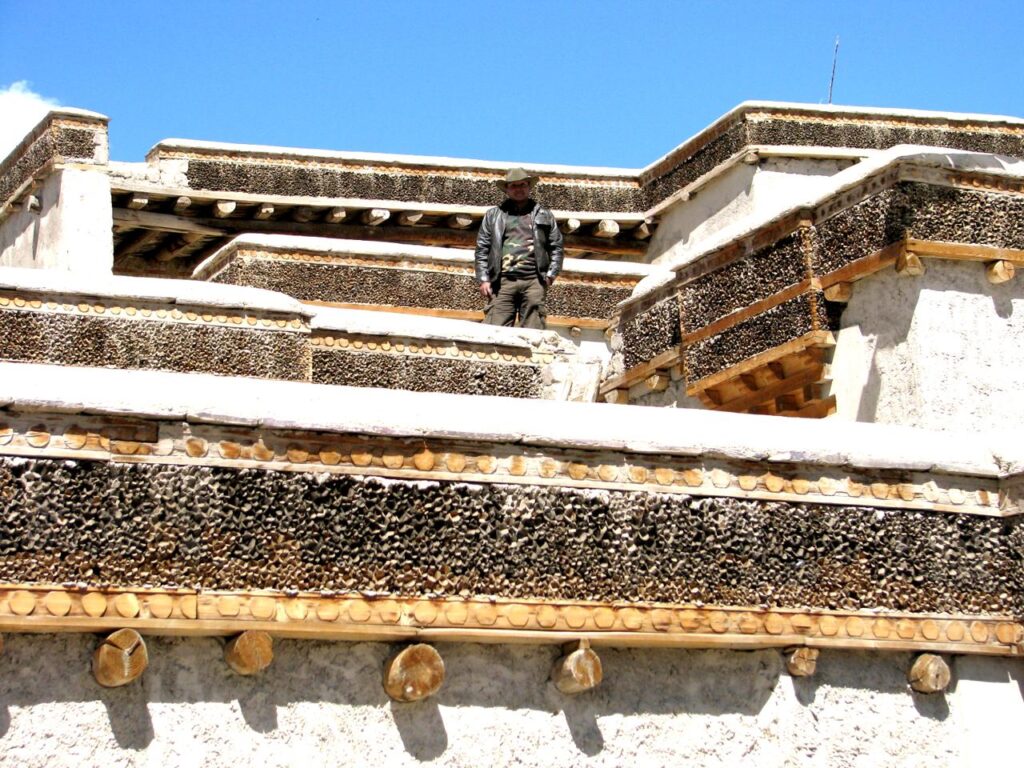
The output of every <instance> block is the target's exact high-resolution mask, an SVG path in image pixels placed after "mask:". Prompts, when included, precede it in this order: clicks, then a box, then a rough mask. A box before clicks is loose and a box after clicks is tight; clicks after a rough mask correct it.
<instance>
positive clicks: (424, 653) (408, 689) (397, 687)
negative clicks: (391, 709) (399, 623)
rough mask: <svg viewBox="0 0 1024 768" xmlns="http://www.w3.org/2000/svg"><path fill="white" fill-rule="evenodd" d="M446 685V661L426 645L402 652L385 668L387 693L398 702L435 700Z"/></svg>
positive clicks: (421, 644) (419, 645) (405, 649)
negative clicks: (431, 697) (435, 696)
mask: <svg viewBox="0 0 1024 768" xmlns="http://www.w3.org/2000/svg"><path fill="white" fill-rule="evenodd" d="M443 683H444V659H442V658H441V654H439V653H438V652H437V650H436V649H435V648H434V647H433V646H431V645H426V644H425V643H418V644H416V645H410V646H407V647H405V648H402V649H401V650H400V651H398V652H397V653H396V654H394V655H393V656H392V657H391V658H390V659H388V661H387V664H386V665H385V667H384V690H385V691H387V694H388V696H390V697H391V698H392V699H394V700H395V701H419V700H420V699H425V698H427V697H428V696H433V695H434V694H435V693H437V692H438V690H440V688H441V685H442V684H443Z"/></svg>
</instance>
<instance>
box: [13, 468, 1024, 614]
mask: <svg viewBox="0 0 1024 768" xmlns="http://www.w3.org/2000/svg"><path fill="white" fill-rule="evenodd" d="M0 521H2V522H0V528H2V532H3V536H2V537H0V578H2V579H3V581H5V582H8V583H33V582H36V583H38V582H43V583H58V584H59V583H68V582H73V583H84V584H89V585H103V584H118V585H159V586H173V585H190V586H198V587H200V588H202V589H213V590H231V589H235V590H245V589H277V590H287V589H299V590H341V591H344V590H361V591H366V592H373V593H377V594H393V595H406V596H415V595H428V594H437V595H460V594H461V595H463V596H474V595H500V596H502V597H510V598H548V599H569V600H600V601H617V600H629V601H659V602H660V601H668V602H686V603H709V604H716V603H717V604H725V605H765V606H782V607H798V606H799V607H813V608H823V609H863V608H878V609H887V610H896V611H911V612H950V613H964V612H967V613H990V612H995V613H1000V612H1011V613H1016V614H1019V613H1020V612H1021V611H1022V610H1024V602H1022V600H1024V597H1022V596H1024V583H1022V581H1024V575H1022V574H1024V569H1022V568H1021V564H1022V559H1024V534H1022V529H1021V526H1020V524H1019V523H1018V522H1016V520H999V519H993V518H988V517H982V516H961V515H948V514H938V513H929V512H917V511H907V510H889V511H885V510H877V509H867V508H864V507H857V506H846V507H836V506H822V505H816V504H802V503H785V502H772V501H764V500H751V499H748V500H742V499H731V498H699V499H698V498H692V497H688V496H685V495H672V496H668V495H665V496H663V495H658V494H651V493H635V492H622V491H603V492H593V491H584V490H579V489H568V488H550V487H538V486H517V487H512V486H502V485H472V484H461V483H453V482H439V483H427V484H425V483H407V482H401V481H389V482H386V483H385V482H377V481H374V480H367V479H363V478H358V477H350V476H320V477H317V476H316V475H313V474H308V473H288V472H276V471H265V470H239V469H228V468H215V467H195V466H192V467H190V466H175V465H146V464H117V463H108V462H94V461H82V462H66V461H58V460H51V459H30V460H12V459H10V458H3V459H0Z"/></svg>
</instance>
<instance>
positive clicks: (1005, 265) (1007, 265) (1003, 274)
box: [985, 260, 1016, 285]
mask: <svg viewBox="0 0 1024 768" xmlns="http://www.w3.org/2000/svg"><path fill="white" fill-rule="evenodd" d="M1015 272H1016V270H1015V268H1014V266H1013V262H1012V261H1006V260H1000V261H990V262H989V263H988V264H986V265H985V277H986V278H987V279H988V281H989V282H990V283H992V285H999V284H1000V283H1006V282H1009V281H1010V280H1013V275H1014V273H1015Z"/></svg>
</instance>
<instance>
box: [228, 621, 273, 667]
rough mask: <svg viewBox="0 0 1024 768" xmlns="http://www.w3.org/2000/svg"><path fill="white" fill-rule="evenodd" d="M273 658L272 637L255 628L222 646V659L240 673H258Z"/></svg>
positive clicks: (267, 665)
mask: <svg viewBox="0 0 1024 768" xmlns="http://www.w3.org/2000/svg"><path fill="white" fill-rule="evenodd" d="M273 660H274V638H272V637H271V636H270V635H269V634H268V633H266V632H263V631H260V630H257V629H251V630H249V631H247V632H243V633H242V634H240V635H238V636H237V637H234V638H232V639H231V640H229V641H228V643H227V645H225V646H224V661H226V662H227V663H228V666H229V667H231V669H232V670H233V671H235V672H237V673H238V674H240V675H255V674H258V673H260V672H262V671H263V670H264V669H266V668H267V667H269V666H270V662H271V661H273Z"/></svg>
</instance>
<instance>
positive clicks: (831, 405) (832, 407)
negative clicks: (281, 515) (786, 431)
mask: <svg viewBox="0 0 1024 768" xmlns="http://www.w3.org/2000/svg"><path fill="white" fill-rule="evenodd" d="M835 411H836V398H835V395H830V396H829V397H827V398H825V399H824V400H814V401H813V402H810V403H807V404H806V405H804V406H802V407H801V408H798V409H796V410H787V411H782V410H780V411H779V416H793V417H796V418H799V419H823V418H825V417H826V416H831V415H832V414H833V413H835Z"/></svg>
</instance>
